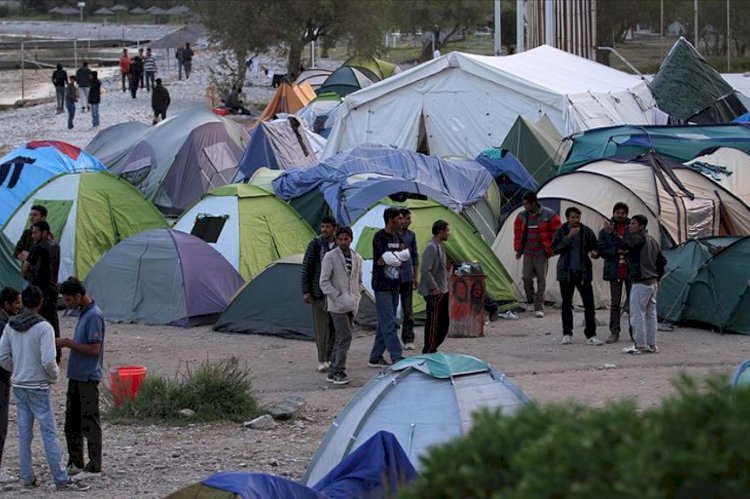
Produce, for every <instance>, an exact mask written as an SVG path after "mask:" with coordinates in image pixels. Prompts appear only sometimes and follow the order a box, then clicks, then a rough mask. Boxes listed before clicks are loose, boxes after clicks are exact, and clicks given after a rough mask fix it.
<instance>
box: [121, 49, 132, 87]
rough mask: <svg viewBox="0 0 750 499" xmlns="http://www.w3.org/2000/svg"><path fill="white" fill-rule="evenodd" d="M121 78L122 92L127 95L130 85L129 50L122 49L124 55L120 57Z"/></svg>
mask: <svg viewBox="0 0 750 499" xmlns="http://www.w3.org/2000/svg"><path fill="white" fill-rule="evenodd" d="M120 76H121V77H122V92H123V93H125V92H127V90H128V88H129V85H130V56H129V55H128V49H122V55H121V56H120ZM126 83H127V86H126Z"/></svg>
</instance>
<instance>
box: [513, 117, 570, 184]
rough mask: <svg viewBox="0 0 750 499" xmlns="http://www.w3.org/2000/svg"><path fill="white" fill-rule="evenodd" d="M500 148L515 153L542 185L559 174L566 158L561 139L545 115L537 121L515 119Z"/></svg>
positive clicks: (523, 118) (524, 118)
mask: <svg viewBox="0 0 750 499" xmlns="http://www.w3.org/2000/svg"><path fill="white" fill-rule="evenodd" d="M501 147H502V148H503V149H507V150H508V151H510V152H512V153H513V155H514V156H515V157H516V158H518V161H520V162H521V164H522V165H523V166H524V168H526V169H527V170H528V171H529V173H531V175H532V176H533V177H534V179H536V181H537V182H539V184H543V183H544V182H546V181H547V180H549V179H551V178H552V177H554V176H555V175H557V164H558V159H561V157H562V156H563V152H562V149H563V146H562V136H561V135H560V132H558V131H557V128H555V125H554V124H553V123H552V121H551V120H550V119H549V118H548V117H547V115H546V114H545V115H544V116H542V117H541V118H539V119H538V120H537V121H532V120H530V119H529V118H526V117H524V116H519V117H518V118H516V122H515V123H513V126H512V127H511V129H510V131H509V132H508V135H506V136H505V140H503V143H502V145H501Z"/></svg>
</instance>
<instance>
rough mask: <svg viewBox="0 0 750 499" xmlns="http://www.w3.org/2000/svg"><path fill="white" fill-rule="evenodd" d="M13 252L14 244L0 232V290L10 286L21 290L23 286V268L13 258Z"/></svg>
mask: <svg viewBox="0 0 750 499" xmlns="http://www.w3.org/2000/svg"><path fill="white" fill-rule="evenodd" d="M13 250H14V248H13V243H11V242H10V241H9V240H8V238H7V237H5V233H3V232H0V288H4V287H5V286H10V287H11V288H16V289H21V285H22V284H23V279H21V266H20V265H19V263H18V260H16V259H15V258H14V257H13Z"/></svg>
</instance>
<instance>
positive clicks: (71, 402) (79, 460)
mask: <svg viewBox="0 0 750 499" xmlns="http://www.w3.org/2000/svg"><path fill="white" fill-rule="evenodd" d="M60 293H61V294H62V296H63V300H64V301H65V305H66V306H67V307H68V308H69V309H71V310H79V311H80V315H79V317H78V323H77V324H76V329H75V334H74V336H73V339H70V338H60V339H58V340H57V346H58V347H60V348H69V349H70V359H69V361H68V398H67V404H66V406H65V439H66V440H67V442H68V473H70V474H71V475H73V480H76V481H78V480H84V479H86V478H95V477H98V476H99V475H100V474H101V472H102V426H101V420H100V417H99V383H100V382H101V380H102V365H103V362H104V315H103V314H102V311H101V310H100V309H99V307H97V306H96V303H94V300H92V299H91V298H89V296H88V295H87V294H86V288H84V287H83V284H81V281H79V280H78V279H76V278H75V277H70V278H69V279H68V280H67V281H65V282H63V283H62V284H61V285H60ZM84 438H85V439H86V441H87V443H88V456H89V462H88V463H87V464H86V466H84V464H83V460H84V458H83V439H84Z"/></svg>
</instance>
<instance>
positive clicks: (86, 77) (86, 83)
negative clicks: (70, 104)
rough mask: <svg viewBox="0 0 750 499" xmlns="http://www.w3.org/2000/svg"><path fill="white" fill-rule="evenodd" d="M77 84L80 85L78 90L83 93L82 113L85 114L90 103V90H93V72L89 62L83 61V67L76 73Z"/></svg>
mask: <svg viewBox="0 0 750 499" xmlns="http://www.w3.org/2000/svg"><path fill="white" fill-rule="evenodd" d="M76 83H78V90H79V91H80V92H81V99H80V100H81V112H83V113H85V112H86V106H87V105H88V103H89V89H90V88H91V70H90V69H89V63H88V61H83V64H82V65H81V67H80V68H78V71H76Z"/></svg>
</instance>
